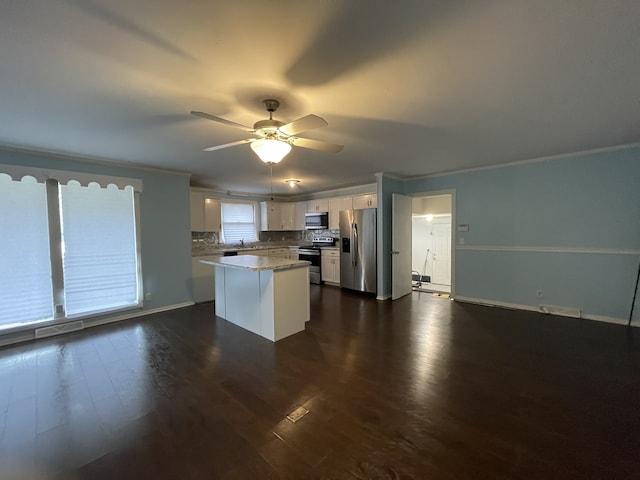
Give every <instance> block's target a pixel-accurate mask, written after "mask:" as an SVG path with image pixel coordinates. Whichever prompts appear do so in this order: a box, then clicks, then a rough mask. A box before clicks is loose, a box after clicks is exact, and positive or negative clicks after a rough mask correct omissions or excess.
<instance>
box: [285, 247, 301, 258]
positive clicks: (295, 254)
mask: <svg viewBox="0 0 640 480" xmlns="http://www.w3.org/2000/svg"><path fill="white" fill-rule="evenodd" d="M298 250H299V248H298V247H289V255H288V256H287V258H288V259H289V260H298Z"/></svg>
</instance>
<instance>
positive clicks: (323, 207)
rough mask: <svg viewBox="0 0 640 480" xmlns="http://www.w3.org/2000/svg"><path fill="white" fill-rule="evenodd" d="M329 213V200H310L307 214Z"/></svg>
mask: <svg viewBox="0 0 640 480" xmlns="http://www.w3.org/2000/svg"><path fill="white" fill-rule="evenodd" d="M328 211H329V199H328V198H320V199H317V200H308V201H307V212H309V213H316V212H328Z"/></svg>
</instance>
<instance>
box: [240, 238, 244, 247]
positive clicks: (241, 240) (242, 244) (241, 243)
mask: <svg viewBox="0 0 640 480" xmlns="http://www.w3.org/2000/svg"><path fill="white" fill-rule="evenodd" d="M240 246H241V247H244V238H241V239H240Z"/></svg>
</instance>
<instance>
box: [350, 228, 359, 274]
mask: <svg viewBox="0 0 640 480" xmlns="http://www.w3.org/2000/svg"><path fill="white" fill-rule="evenodd" d="M351 230H352V231H353V246H352V248H351V252H352V253H351V264H352V265H353V266H354V267H357V266H358V257H359V256H360V252H359V251H358V244H359V238H358V224H357V223H354V224H353V225H352V226H351ZM354 254H355V255H354Z"/></svg>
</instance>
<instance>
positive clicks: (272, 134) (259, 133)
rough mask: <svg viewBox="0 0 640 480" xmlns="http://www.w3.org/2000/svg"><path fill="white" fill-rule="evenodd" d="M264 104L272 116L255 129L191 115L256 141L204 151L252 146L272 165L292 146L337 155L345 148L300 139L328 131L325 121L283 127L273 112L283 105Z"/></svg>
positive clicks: (307, 119) (312, 118) (311, 117)
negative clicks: (308, 132) (307, 133)
mask: <svg viewBox="0 0 640 480" xmlns="http://www.w3.org/2000/svg"><path fill="white" fill-rule="evenodd" d="M262 103H263V104H264V106H265V108H266V109H267V112H269V119H268V120H259V121H257V122H256V123H254V125H253V128H250V127H247V126H244V125H241V124H239V123H236V122H232V121H231V120H227V119H225V118H221V117H216V116H215V115H210V114H208V113H204V112H195V111H192V112H191V114H192V115H196V116H198V117H202V118H206V119H208V120H213V121H214V122H218V123H222V124H223V125H228V126H230V127H235V128H239V129H241V130H244V131H245V132H248V133H250V134H252V135H255V136H256V137H257V138H245V139H244V140H238V141H236V142H231V143H225V144H223V145H216V146H215V147H208V148H205V149H204V151H205V152H212V151H214V150H221V149H223V148H228V147H234V146H236V145H242V144H244V143H250V144H251V149H252V150H253V151H254V152H255V153H256V155H258V157H259V158H260V160H262V161H263V162H265V163H268V164H271V165H273V164H275V163H278V162H279V161H280V160H282V159H283V158H284V157H285V156H286V155H287V154H288V153H289V152H290V151H291V146H292V145H293V146H296V147H303V148H310V149H312V150H320V151H323V152H334V153H335V152H339V151H340V150H342V148H343V146H342V145H336V144H334V143H327V142H322V141H319V140H312V139H310V138H303V137H298V136H297V135H298V134H299V133H301V132H304V131H306V130H312V129H314V128H320V127H326V126H327V125H328V123H327V122H326V121H325V120H324V118H321V117H318V116H317V115H313V114H310V115H306V116H304V117H301V118H299V119H297V120H294V121H293V122H289V123H283V122H280V121H278V120H274V119H273V112H275V111H276V110H277V109H278V107H279V106H280V102H278V101H277V100H273V99H272V98H268V99H266V100H263V101H262Z"/></svg>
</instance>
